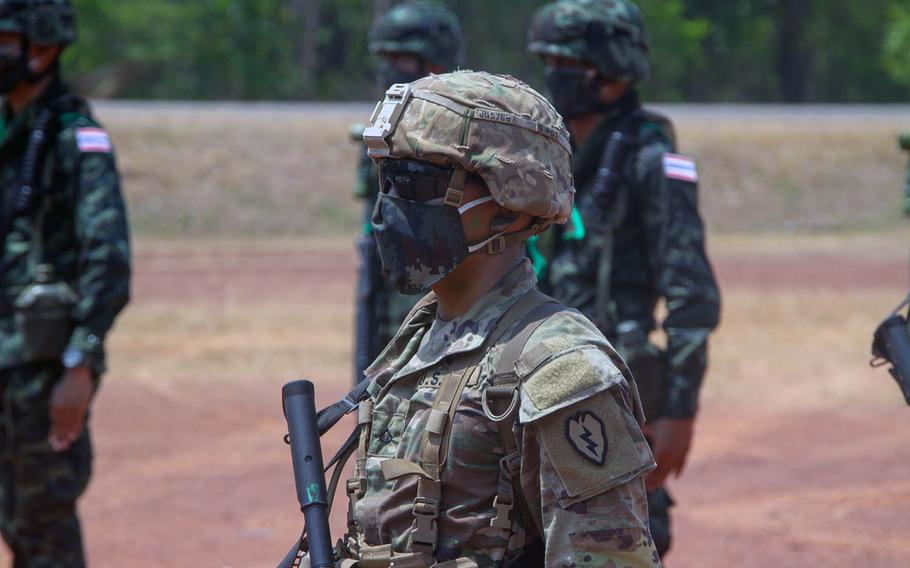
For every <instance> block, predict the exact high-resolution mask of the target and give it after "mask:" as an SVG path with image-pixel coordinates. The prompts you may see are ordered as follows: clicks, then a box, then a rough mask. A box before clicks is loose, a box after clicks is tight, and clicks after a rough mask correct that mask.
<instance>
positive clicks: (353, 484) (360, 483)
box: [345, 477, 367, 499]
mask: <svg viewBox="0 0 910 568" xmlns="http://www.w3.org/2000/svg"><path fill="white" fill-rule="evenodd" d="M345 491H346V492H347V494H348V497H355V498H357V499H360V498H361V497H363V496H364V495H366V492H367V480H366V478H363V477H355V478H353V479H349V480H348V481H347V483H345Z"/></svg>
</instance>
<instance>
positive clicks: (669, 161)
mask: <svg viewBox="0 0 910 568" xmlns="http://www.w3.org/2000/svg"><path fill="white" fill-rule="evenodd" d="M664 175H665V176H667V177H668V178H671V179H678V180H682V181H688V182H691V183H695V182H697V181H698V169H696V167H695V162H694V161H693V160H692V158H689V157H688V156H680V155H679V154H664Z"/></svg>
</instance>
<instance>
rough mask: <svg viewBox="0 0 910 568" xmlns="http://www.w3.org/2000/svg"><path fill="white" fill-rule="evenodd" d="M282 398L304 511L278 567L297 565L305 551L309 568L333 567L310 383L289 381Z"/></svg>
mask: <svg viewBox="0 0 910 568" xmlns="http://www.w3.org/2000/svg"><path fill="white" fill-rule="evenodd" d="M281 398H282V406H283V407H284V416H285V418H286V419H287V423H288V435H287V437H286V438H285V441H287V443H288V444H289V445H290V446H291V462H292V464H293V466H294V482H295V484H296V485H297V500H298V501H299V502H300V510H301V511H303V515H304V522H305V527H304V530H303V534H302V535H301V537H300V541H299V542H298V545H297V546H296V547H295V548H293V549H291V551H290V552H289V553H288V555H287V556H286V557H285V558H284V560H283V561H282V562H281V564H280V565H279V568H291V567H296V566H299V565H300V562H301V561H302V560H303V556H304V554H305V553H307V552H308V553H309V564H310V566H311V567H312V568H332V567H334V566H335V553H334V552H333V550H332V534H331V532H330V530H329V497H328V493H327V491H326V487H325V471H324V468H323V464H322V461H323V460H322V447H321V446H320V445H319V426H318V423H317V416H316V397H315V389H314V387H313V383H311V382H310V381H294V382H290V383H288V384H286V385H284V387H283V388H282V389H281Z"/></svg>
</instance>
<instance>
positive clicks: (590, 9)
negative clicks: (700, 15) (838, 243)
mask: <svg viewBox="0 0 910 568" xmlns="http://www.w3.org/2000/svg"><path fill="white" fill-rule="evenodd" d="M611 22H612V23H614V25H615V24H616V22H619V25H615V26H614V27H615V29H619V30H624V31H622V32H621V33H620V32H617V33H618V38H616V39H615V41H614V36H611V35H610V33H611V32H610V31H609V29H607V30H602V32H601V33H600V34H596V35H598V36H599V37H600V38H601V41H603V39H602V38H607V40H606V42H605V43H602V44H601V45H595V46H594V47H593V48H592V46H591V44H592V43H593V42H592V40H591V38H590V36H586V35H585V33H587V32H589V31H590V30H591V29H594V28H596V25H597V24H601V25H605V26H606V27H609V26H608V25H607V24H609V23H611ZM636 30H637V31H636ZM635 37H642V38H643V37H646V36H645V34H644V27H643V23H642V20H641V14H640V12H639V11H638V9H637V7H635V6H634V5H633V4H631V3H629V2H626V1H625V0H582V1H576V2H567V1H564V2H558V3H555V4H550V5H548V6H546V7H544V8H542V9H541V11H540V12H539V13H538V17H537V19H536V20H535V25H534V28H533V29H532V32H531V34H530V43H529V49H530V50H531V51H532V52H534V53H537V54H540V55H562V56H565V57H571V58H573V59H578V60H581V61H587V62H590V63H592V64H594V65H596V66H597V67H598V69H599V70H600V71H601V72H602V73H604V74H606V70H611V71H612V74H613V75H615V76H616V77H618V78H622V79H625V80H627V81H629V82H630V83H633V84H634V83H636V82H638V81H640V80H642V79H644V78H646V77H647V76H648V73H649V68H648V64H647V57H646V55H647V41H646V39H644V40H643V41H642V43H641V44H640V45H641V46H643V47H640V48H635V47H634V46H631V47H630V43H629V42H630V41H631V40H630V38H635ZM617 61H619V62H623V63H620V64H618V65H617V63H616V62H617ZM600 114H601V118H600V123H599V124H598V126H597V127H596V129H595V131H594V132H593V133H592V134H591V135H590V138H589V139H588V140H587V141H586V142H585V143H584V144H583V145H581V146H579V145H577V144H573V147H574V148H575V160H574V163H573V174H574V176H575V184H576V187H577V188H578V195H577V196H576V210H575V214H574V215H573V217H572V220H571V222H570V223H569V225H567V226H565V227H561V226H560V227H554V228H553V229H552V230H551V232H550V233H549V234H547V235H545V236H544V237H542V238H541V240H540V241H539V242H538V243H536V245H537V246H536V247H535V248H532V253H533V254H534V255H535V256H536V260H537V262H536V264H537V268H538V269H539V272H540V273H541V278H542V284H541V289H542V290H544V291H545V292H547V293H549V294H552V295H553V296H554V297H555V298H556V299H558V300H559V301H560V302H562V303H564V304H566V305H567V306H571V307H573V308H576V309H578V310H579V311H581V312H582V313H583V314H585V315H586V316H588V317H589V318H591V319H592V320H593V321H595V322H597V323H598V325H599V326H600V328H601V331H602V332H603V333H604V334H605V335H606V336H607V337H608V338H609V339H610V340H611V341H613V342H614V343H615V344H616V345H617V348H618V349H619V351H620V352H621V353H622V354H623V356H624V357H625V358H626V359H627V361H629V365H630V367H631V368H632V371H633V373H634V374H635V376H636V380H637V381H638V385H639V387H640V389H641V396H642V400H643V402H644V406H645V411H646V415H647V417H648V419H649V420H654V419H658V418H662V417H666V418H694V416H695V414H696V411H697V408H698V395H699V389H700V386H701V383H702V378H703V377H704V374H705V370H706V367H707V352H708V336H709V334H710V333H711V331H712V330H713V329H714V328H715V327H716V326H717V324H718V320H719V312H720V309H719V308H720V299H719V291H718V287H717V283H716V281H715V278H714V275H713V272H712V269H711V264H710V262H709V260H708V257H707V254H706V252H705V230H704V225H703V223H702V220H701V217H700V215H699V212H698V196H697V171H696V169H695V164H694V162H693V161H692V160H690V159H689V158H686V157H685V156H679V155H676V154H675V152H676V144H675V136H674V132H673V127H672V125H671V124H670V122H669V120H667V119H666V118H665V117H662V116H660V115H658V114H657V113H654V112H650V111H646V110H643V109H642V108H641V104H640V103H639V100H638V96H637V94H636V93H635V92H634V90H633V91H631V92H630V93H629V94H627V95H626V96H625V97H624V98H623V99H622V100H620V101H619V102H618V103H617V104H615V105H612V106H611V107H610V108H608V109H604V110H603V111H602V112H601V113H600ZM630 117H632V118H630ZM630 120H631V121H632V122H631V124H633V127H632V128H631V130H633V132H631V137H632V140H634V143H633V144H632V148H631V151H630V152H628V153H627V154H626V156H625V159H624V160H623V161H622V163H621V164H619V165H618V168H617V173H618V178H617V179H618V184H617V186H618V187H617V188H616V191H617V194H618V195H621V196H624V197H623V198H622V199H621V201H622V202H624V203H625V208H626V211H625V214H624V215H622V216H621V219H619V220H618V223H616V224H615V226H614V227H613V228H612V229H611V230H610V231H609V233H606V232H603V231H601V230H600V228H599V225H598V223H599V221H600V220H601V219H602V218H603V213H604V212H603V211H602V210H601V209H600V204H599V203H598V202H597V201H596V200H595V199H594V198H593V196H592V186H593V185H594V183H595V181H596V180H597V176H598V170H599V169H601V168H602V163H603V162H602V161H603V159H604V155H605V150H606V149H607V146H608V144H609V140H610V138H611V136H612V135H613V134H614V133H615V132H617V131H620V130H622V129H623V127H624V126H625V125H628V124H630ZM614 203H616V202H614ZM611 243H612V245H611ZM605 271H606V272H605ZM605 273H606V274H608V278H606V281H607V285H606V290H609V294H608V302H607V303H606V304H600V306H605V309H604V308H601V307H600V306H599V305H598V301H597V300H598V291H599V287H600V286H603V280H604V278H603V277H602V275H603V274H605ZM661 299H662V300H664V301H665V302H666V309H667V313H666V316H665V317H664V319H663V321H662V327H663V330H664V332H665V334H666V341H667V345H666V354H665V356H662V355H661V354H660V352H659V350H658V349H657V348H656V347H654V346H653V345H649V344H647V343H644V342H645V341H646V340H647V337H648V336H649V335H650V334H651V332H653V331H654V330H655V328H656V321H655V309H656V307H657V304H658V301H659V300H661ZM600 311H603V312H604V313H599V312H600ZM623 330H634V331H636V332H637V335H638V336H639V337H640V339H641V343H639V344H637V345H636V344H635V343H636V342H635V341H631V342H630V343H629V344H627V342H626V341H624V337H623V333H621V332H622V331H623ZM642 343H643V344H642ZM639 360H640V361H643V363H642V365H641V367H638V365H636V361H639ZM671 504H672V501H670V499H669V496H667V495H666V493H665V492H664V491H663V490H660V491H658V492H657V493H655V494H654V495H652V498H651V508H652V526H651V528H652V533H653V535H654V538H655V541H657V542H658V544H659V548H660V550H661V553H663V552H664V551H665V550H666V549H667V548H669V543H670V535H669V519H668V516H667V509H668V507H669V506H670V505H671Z"/></svg>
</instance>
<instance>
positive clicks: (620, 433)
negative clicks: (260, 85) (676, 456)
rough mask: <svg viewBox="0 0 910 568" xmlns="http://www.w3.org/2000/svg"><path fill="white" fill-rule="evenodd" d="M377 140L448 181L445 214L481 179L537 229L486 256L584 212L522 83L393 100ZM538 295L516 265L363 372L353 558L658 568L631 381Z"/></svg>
mask: <svg viewBox="0 0 910 568" xmlns="http://www.w3.org/2000/svg"><path fill="white" fill-rule="evenodd" d="M479 93H483V100H482V101H480V100H479V98H480V97H479V96H478V94H479ZM453 136H454V138H453ZM364 139H365V140H366V142H367V145H368V146H369V148H370V155H371V156H372V157H374V158H376V159H379V161H380V162H382V161H384V160H389V161H395V160H419V161H420V162H421V163H427V164H434V165H437V166H448V167H450V168H452V173H451V180H450V182H449V183H448V184H447V185H448V189H447V190H446V191H445V199H444V200H443V203H444V205H441V206H442V207H445V206H451V207H458V206H460V203H461V199H462V197H463V195H462V193H461V190H460V187H461V184H462V183H463V181H464V175H466V174H470V175H476V176H478V177H479V178H481V179H482V180H483V182H484V184H485V185H486V187H487V188H488V189H489V191H490V194H491V196H492V199H494V200H495V201H496V202H497V203H499V204H500V205H501V206H502V207H504V208H506V209H511V210H513V211H523V212H527V213H530V214H531V215H533V216H535V218H536V221H535V222H534V223H533V224H532V227H531V229H528V230H526V231H522V232H519V233H509V234H506V235H497V236H495V237H494V238H493V239H492V240H491V241H490V243H489V245H488V247H487V250H486V252H485V253H486V254H497V251H501V250H503V248H508V247H510V246H512V245H517V246H520V245H521V243H522V241H523V240H524V239H526V238H527V236H528V234H530V232H532V231H533V232H539V231H541V230H543V229H545V228H546V226H548V225H549V224H550V223H552V222H564V221H565V219H566V218H567V217H568V215H569V213H570V211H571V207H572V195H573V193H574V189H573V187H572V179H571V173H570V148H569V143H568V133H567V132H566V131H565V127H564V126H563V124H562V120H561V119H560V118H559V115H558V114H557V113H556V112H555V111H554V110H553V108H552V107H551V106H550V105H549V104H548V103H547V102H546V100H545V99H543V97H541V96H540V95H538V94H537V93H536V92H534V91H533V90H532V89H530V88H529V87H527V86H526V85H524V84H523V83H521V82H520V81H517V80H515V79H513V78H510V77H503V76H497V75H489V74H486V73H474V72H458V73H451V74H448V75H441V76H433V77H428V78H425V79H422V80H420V81H416V82H415V83H412V84H411V85H409V86H407V87H406V88H399V86H396V87H395V88H392V89H390V90H389V93H388V94H387V97H386V101H385V103H384V104H383V105H382V106H381V107H379V109H378V110H377V113H376V114H375V115H374V120H373V125H372V126H371V127H370V128H368V129H367V131H366V133H365V135H364ZM453 140H454V142H453ZM385 197H386V196H385V195H383V196H382V199H384V198H385ZM382 211H383V208H382V207H377V210H376V214H375V215H374V219H373V223H374V226H376V224H377V223H379V222H380V219H378V217H379V216H381V214H382ZM381 221H382V222H386V221H389V220H388V219H382V220H381ZM413 229H414V230H415V231H424V230H432V229H433V228H431V227H414V228H413ZM380 250H381V251H382V250H383V249H382V248H381V249H380ZM405 252H406V253H407V252H408V251H405ZM477 254H484V252H483V251H482V250H481V251H480V252H478V253H477ZM404 258H406V259H407V260H406V266H405V267H404V268H405V269H406V270H414V271H418V272H424V271H430V272H432V271H433V270H434V269H435V267H434V260H435V259H433V258H410V257H408V256H407V254H406V255H405V257H404ZM535 287H536V278H535V276H534V274H533V270H532V268H531V265H530V263H529V262H528V261H527V260H521V261H519V263H518V264H517V265H516V266H515V267H514V268H513V269H512V270H511V271H510V272H509V273H508V274H507V275H506V276H505V277H504V278H503V279H502V281H500V282H499V283H498V284H497V285H496V286H495V287H494V288H493V289H492V290H490V291H489V292H488V293H486V294H485V295H484V296H483V297H482V298H481V299H479V300H478V301H477V302H476V303H475V304H474V305H473V306H472V307H471V308H470V310H469V311H468V312H467V313H466V314H464V315H463V316H461V317H458V318H456V319H454V320H450V321H446V320H443V319H441V318H440V317H439V316H438V315H437V301H436V298H435V295H434V294H432V293H431V294H429V295H428V296H426V297H424V298H423V299H422V300H421V301H420V302H419V303H418V304H417V306H416V307H415V308H414V310H413V311H412V312H411V313H410V314H409V316H408V317H407V318H406V320H405V322H404V324H403V325H402V326H401V328H400V330H399V331H398V332H397V334H396V335H395V337H394V338H393V340H392V342H391V343H390V344H389V345H388V346H387V347H386V349H385V350H384V351H383V353H382V354H381V355H380V356H379V358H378V359H377V360H376V361H375V362H374V363H373V365H371V366H370V368H369V369H368V370H367V372H366V374H367V377H368V379H369V380H370V381H371V383H370V385H369V388H368V392H369V394H370V397H369V399H368V401H367V402H365V403H363V404H362V405H361V408H360V416H359V418H360V420H359V422H360V424H361V425H362V426H363V430H362V432H361V436H360V445H359V450H358V455H357V465H356V468H355V475H354V477H353V478H352V479H351V480H349V481H348V483H347V489H348V495H349V497H350V499H351V508H350V512H351V513H350V517H349V534H348V535H347V538H346V539H345V548H344V550H343V555H346V556H351V557H353V558H357V559H361V560H362V559H370V561H371V564H370V565H372V566H388V565H389V564H390V563H394V564H393V565H395V566H412V565H413V566H426V565H429V564H428V562H438V564H437V566H466V567H469V566H481V567H487V566H503V565H510V564H513V563H517V564H516V565H543V564H544V562H545V563H546V565H547V566H629V567H633V566H634V567H645V566H651V567H653V566H659V565H660V561H659V559H658V557H657V553H656V550H655V548H654V545H653V542H652V540H651V537H650V534H649V532H648V527H647V520H646V516H647V509H646V494H645V490H644V484H643V481H642V476H643V475H644V474H646V473H647V472H648V471H650V470H651V469H653V467H654V463H653V458H652V456H651V453H650V450H649V448H648V446H647V443H646V441H645V439H644V436H643V434H642V432H641V428H640V425H641V422H642V420H643V417H642V415H641V407H640V402H639V399H638V393H637V389H636V386H635V382H634V381H633V380H632V378H631V376H630V375H629V373H628V370H627V369H626V368H625V365H624V364H623V363H622V360H621V359H620V358H619V356H618V355H617V354H616V352H615V351H614V350H613V349H612V347H611V346H610V344H609V343H608V342H607V341H606V340H605V338H604V337H603V336H602V335H601V334H600V332H599V331H598V330H597V329H596V327H595V326H594V325H593V324H592V323H591V322H590V321H588V320H587V319H585V318H584V317H583V316H582V315H581V314H580V313H578V312H577V311H575V310H571V309H567V308H564V307H562V306H559V305H558V304H556V303H555V302H553V301H552V300H550V299H548V298H546V297H545V296H543V295H542V294H540V293H539V292H538V291H537V290H536V288H535Z"/></svg>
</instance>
